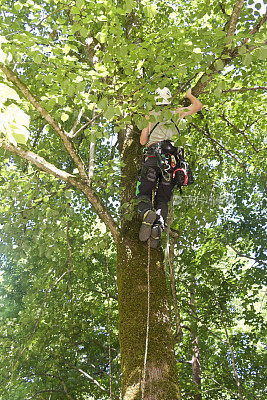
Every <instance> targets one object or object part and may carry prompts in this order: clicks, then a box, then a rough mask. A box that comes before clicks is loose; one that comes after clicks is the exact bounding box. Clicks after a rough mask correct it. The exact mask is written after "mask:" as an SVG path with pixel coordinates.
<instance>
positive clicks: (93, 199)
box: [1, 140, 119, 241]
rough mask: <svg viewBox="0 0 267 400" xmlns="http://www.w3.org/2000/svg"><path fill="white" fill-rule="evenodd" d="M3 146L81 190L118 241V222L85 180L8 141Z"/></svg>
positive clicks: (2, 143)
mask: <svg viewBox="0 0 267 400" xmlns="http://www.w3.org/2000/svg"><path fill="white" fill-rule="evenodd" d="M1 146H2V147H3V148H4V149H6V150H8V151H10V152H12V153H14V154H17V155H18V156H20V157H21V158H23V159H25V160H28V161H30V162H31V163H32V164H34V165H36V166H37V167H38V168H39V169H40V170H41V171H44V172H47V173H49V174H51V175H53V176H55V177H56V178H58V179H61V180H63V181H64V182H67V183H69V184H71V185H72V186H73V187H75V188H76V189H80V190H81V191H82V192H83V193H84V194H85V196H86V197H87V199H88V200H89V202H90V203H91V205H92V206H93V207H94V209H95V211H96V213H97V214H98V216H99V218H100V219H102V221H103V222H104V223H105V225H106V226H107V227H108V229H109V230H110V232H111V234H112V236H113V238H114V240H115V241H117V240H118V237H119V228H118V226H117V224H116V222H115V221H114V219H113V218H112V216H111V215H110V214H109V212H108V210H107V208H106V207H105V206H104V205H103V204H102V202H101V200H100V199H99V197H98V195H97V193H96V192H95V190H94V189H92V188H91V187H89V186H88V184H87V182H84V181H83V180H81V179H79V178H77V177H75V176H74V175H71V174H69V173H68V172H65V171H63V170H60V169H58V168H57V167H55V166H54V165H53V164H51V163H49V162H48V161H46V160H45V159H44V158H43V157H40V156H39V155H38V154H35V153H33V152H31V151H30V150H24V149H22V148H21V147H19V146H14V145H13V144H11V143H9V142H8V141H7V140H2V141H1Z"/></svg>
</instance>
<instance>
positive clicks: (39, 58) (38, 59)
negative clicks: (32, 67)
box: [33, 53, 43, 64]
mask: <svg viewBox="0 0 267 400" xmlns="http://www.w3.org/2000/svg"><path fill="white" fill-rule="evenodd" d="M33 61H34V62H35V63H36V64H41V62H42V61H43V56H42V54H40V53H34V55H33Z"/></svg>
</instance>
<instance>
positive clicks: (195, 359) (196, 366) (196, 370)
mask: <svg viewBox="0 0 267 400" xmlns="http://www.w3.org/2000/svg"><path fill="white" fill-rule="evenodd" d="M193 285H194V284H193V283H192V284H191V287H190V308H191V312H192V314H195V290H194V287H193ZM190 331H191V335H192V351H193V356H192V380H193V382H194V384H195V385H196V388H197V393H194V400H202V394H201V371H200V362H199V346H198V327H197V321H196V320H192V324H191V329H190Z"/></svg>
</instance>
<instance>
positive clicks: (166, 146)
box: [144, 119, 194, 192]
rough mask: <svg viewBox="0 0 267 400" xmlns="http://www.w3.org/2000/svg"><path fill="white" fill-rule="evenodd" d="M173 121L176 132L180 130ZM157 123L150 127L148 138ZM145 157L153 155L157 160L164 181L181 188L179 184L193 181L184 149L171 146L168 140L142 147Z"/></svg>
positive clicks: (183, 184)
mask: <svg viewBox="0 0 267 400" xmlns="http://www.w3.org/2000/svg"><path fill="white" fill-rule="evenodd" d="M171 122H173V123H174V125H175V127H176V129H177V131H178V133H179V134H180V130H179V128H178V126H177V125H176V123H175V122H174V121H173V119H171ZM158 125H159V122H157V123H156V125H155V126H154V127H153V128H152V129H151V131H150V132H149V135H148V140H149V138H150V136H151V134H152V132H153V131H154V129H155V128H156V127H157V126H158ZM144 153H145V154H144V156H145V159H147V157H155V158H156V160H157V165H158V167H159V168H160V170H161V173H162V176H163V178H164V179H165V181H167V182H170V181H172V183H174V184H175V185H177V186H178V187H179V189H180V192H182V190H181V186H186V185H191V184H192V183H194V178H193V175H192V172H191V169H190V167H189V164H188V163H187V162H186V161H185V159H184V149H183V148H182V147H175V146H173V144H172V142H171V141H170V140H162V141H160V142H157V143H153V144H151V145H150V146H147V147H146V148H145V149H144Z"/></svg>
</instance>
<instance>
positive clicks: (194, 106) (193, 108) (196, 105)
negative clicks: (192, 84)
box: [174, 88, 203, 119]
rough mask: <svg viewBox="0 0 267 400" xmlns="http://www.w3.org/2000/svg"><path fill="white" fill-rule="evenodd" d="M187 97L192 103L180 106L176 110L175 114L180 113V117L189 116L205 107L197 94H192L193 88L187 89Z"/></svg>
mask: <svg viewBox="0 0 267 400" xmlns="http://www.w3.org/2000/svg"><path fill="white" fill-rule="evenodd" d="M185 97H187V98H188V99H189V100H190V101H191V104H190V106H188V107H180V108H177V109H176V110H175V111H174V113H175V114H179V119H182V118H184V117H187V116H188V115H192V114H194V113H196V112H198V111H200V110H201V109H202V107H203V105H202V103H201V101H199V100H198V99H197V98H196V97H195V96H193V95H192V93H191V88H190V89H188V90H187V92H186V94H185ZM183 110H186V111H183Z"/></svg>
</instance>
